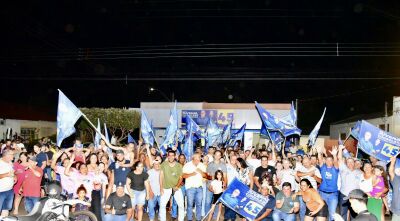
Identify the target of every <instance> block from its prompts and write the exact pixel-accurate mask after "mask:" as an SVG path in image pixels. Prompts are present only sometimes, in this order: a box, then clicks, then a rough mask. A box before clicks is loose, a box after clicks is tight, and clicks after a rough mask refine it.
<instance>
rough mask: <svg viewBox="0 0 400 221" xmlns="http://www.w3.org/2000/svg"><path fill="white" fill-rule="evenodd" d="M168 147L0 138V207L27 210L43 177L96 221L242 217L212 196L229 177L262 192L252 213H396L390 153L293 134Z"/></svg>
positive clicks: (230, 220)
mask: <svg viewBox="0 0 400 221" xmlns="http://www.w3.org/2000/svg"><path fill="white" fill-rule="evenodd" d="M177 149H178V148H177V146H175V147H173V148H170V149H168V150H167V152H166V153H165V154H161V153H160V151H159V150H158V149H157V148H156V147H153V146H149V145H148V144H142V143H141V142H139V144H134V143H129V144H127V145H125V146H122V147H117V146H111V147H109V146H107V145H106V143H105V142H104V141H103V140H102V141H101V142H100V145H99V146H97V147H95V146H94V145H92V144H91V145H89V146H88V147H83V145H82V143H81V141H80V140H79V139H77V140H76V141H75V143H74V145H73V147H71V148H65V149H60V148H58V147H56V146H54V145H52V144H50V143H49V142H47V140H41V142H40V143H38V144H36V145H34V146H33V148H32V149H30V148H25V147H21V145H17V142H15V141H11V140H7V141H5V142H4V143H3V144H2V145H1V159H0V209H1V216H2V217H5V216H7V215H9V213H12V214H13V215H18V214H19V213H20V212H21V210H20V204H21V202H22V200H23V202H24V210H25V212H26V213H29V212H30V211H32V209H33V207H34V205H35V203H36V202H38V201H39V200H40V198H41V197H43V196H45V194H46V193H45V191H44V189H45V188H44V187H45V186H46V184H48V183H50V182H59V183H60V184H61V186H62V190H63V194H64V195H65V196H67V197H68V198H69V199H80V200H82V201H86V202H88V204H85V205H80V204H77V205H75V206H74V208H73V210H74V211H79V210H90V211H92V212H93V213H94V214H95V215H96V217H97V219H98V220H99V221H100V220H105V221H108V220H110V221H111V220H121V221H122V220H132V219H133V220H137V221H142V220H143V218H144V216H148V219H149V220H151V221H153V220H155V219H157V220H160V221H166V220H167V217H170V219H172V220H176V219H177V220H178V221H183V220H184V219H185V218H186V219H187V220H189V221H194V220H197V221H200V220H202V219H203V218H204V219H207V220H208V221H211V220H220V219H223V220H226V221H234V220H236V219H242V220H245V217H243V216H241V215H240V214H237V213H236V211H235V208H229V207H227V206H225V205H223V204H222V203H221V201H220V200H219V198H220V197H221V195H222V194H223V193H224V191H225V190H226V189H227V187H228V186H229V184H230V183H231V182H232V181H233V180H234V179H235V178H236V179H237V180H239V181H240V182H242V183H243V184H245V185H247V186H248V187H249V188H250V189H252V190H254V191H256V192H258V193H259V194H261V195H263V196H264V197H265V198H266V199H267V203H266V205H265V206H264V208H263V209H262V210H261V211H260V212H259V213H258V216H257V218H256V219H255V220H256V221H266V220H274V221H279V220H285V221H290V220H301V221H310V220H314V219H316V220H318V221H319V220H321V221H322V220H336V219H338V217H341V219H343V220H346V221H347V220H380V221H383V220H385V214H389V213H390V214H391V219H392V220H393V221H395V220H396V221H399V220H400V168H396V169H395V161H396V158H395V157H393V158H392V159H391V162H390V163H389V164H388V165H387V164H386V163H385V162H381V161H379V160H377V159H376V158H374V157H373V156H370V159H369V160H360V159H357V158H354V157H352V156H351V154H350V153H349V152H348V151H347V150H346V149H345V147H344V146H343V145H339V146H337V147H332V148H331V149H330V150H329V151H328V150H325V148H323V147H321V148H316V150H318V151H313V152H314V154H311V153H307V151H300V150H297V147H296V146H294V144H292V146H291V148H290V149H287V150H285V149H284V150H282V151H279V152H277V151H276V150H275V147H274V146H273V145H269V146H266V145H263V146H261V147H252V148H250V149H247V150H243V149H241V148H237V147H235V148H234V147H209V148H208V151H207V153H205V152H204V149H203V148H202V147H198V148H196V149H195V152H194V154H193V156H192V157H191V158H190V159H187V158H186V156H185V155H184V154H182V153H179V151H178V150H177ZM314 150H315V149H314ZM235 195H238V193H236V192H235V191H234V192H233V193H232V194H231V195H229V196H228V197H227V200H229V197H230V198H231V199H232V198H234V197H235ZM389 196H390V197H389ZM167 214H169V216H167ZM338 214H339V215H338Z"/></svg>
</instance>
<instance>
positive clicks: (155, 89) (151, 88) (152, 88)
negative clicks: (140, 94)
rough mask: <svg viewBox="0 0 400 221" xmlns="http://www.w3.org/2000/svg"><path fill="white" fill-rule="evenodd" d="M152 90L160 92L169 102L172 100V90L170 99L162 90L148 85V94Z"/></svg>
mask: <svg viewBox="0 0 400 221" xmlns="http://www.w3.org/2000/svg"><path fill="white" fill-rule="evenodd" d="M154 91H158V92H160V94H161V95H162V96H163V97H164V98H165V99H166V100H167V101H169V102H172V101H173V100H174V92H172V96H171V97H172V99H169V98H168V96H167V95H165V93H164V92H163V91H162V90H159V89H157V88H154V87H150V88H149V94H150V93H151V92H154Z"/></svg>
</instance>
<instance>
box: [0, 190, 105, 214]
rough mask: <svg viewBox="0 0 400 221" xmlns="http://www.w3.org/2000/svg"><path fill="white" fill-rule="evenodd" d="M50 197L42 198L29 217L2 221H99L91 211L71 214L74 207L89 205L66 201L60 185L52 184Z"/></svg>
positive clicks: (77, 201)
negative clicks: (78, 204) (76, 205)
mask: <svg viewBox="0 0 400 221" xmlns="http://www.w3.org/2000/svg"><path fill="white" fill-rule="evenodd" d="M48 190H49V191H48V192H49V194H48V196H47V197H45V198H42V199H40V200H39V202H37V203H36V204H35V206H34V207H33V209H32V211H31V212H30V213H29V214H28V215H19V216H8V217H5V218H3V219H1V220H2V221H75V220H79V221H82V220H84V221H97V217H96V216H95V215H94V214H93V213H92V212H90V211H86V210H85V211H75V212H70V211H71V208H72V206H73V205H75V204H77V203H81V204H83V205H88V203H87V202H84V201H81V200H76V199H73V200H66V197H65V196H62V195H61V194H60V192H61V187H60V186H59V184H56V183H54V184H50V185H49V186H48Z"/></svg>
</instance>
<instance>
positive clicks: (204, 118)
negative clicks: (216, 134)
mask: <svg viewBox="0 0 400 221" xmlns="http://www.w3.org/2000/svg"><path fill="white" fill-rule="evenodd" d="M186 116H189V117H190V118H192V120H193V121H194V122H195V123H196V124H197V125H199V126H204V127H205V126H207V123H208V121H209V119H211V120H212V121H214V122H216V121H217V110H182V124H183V125H184V124H185V123H186Z"/></svg>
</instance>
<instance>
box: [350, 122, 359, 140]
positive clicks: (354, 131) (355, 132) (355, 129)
mask: <svg viewBox="0 0 400 221" xmlns="http://www.w3.org/2000/svg"><path fill="white" fill-rule="evenodd" d="M360 129H361V121H357V123H356V125H354V127H353V129H351V132H350V134H351V135H352V136H353V137H354V138H356V139H357V140H358V134H359V133H360Z"/></svg>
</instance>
